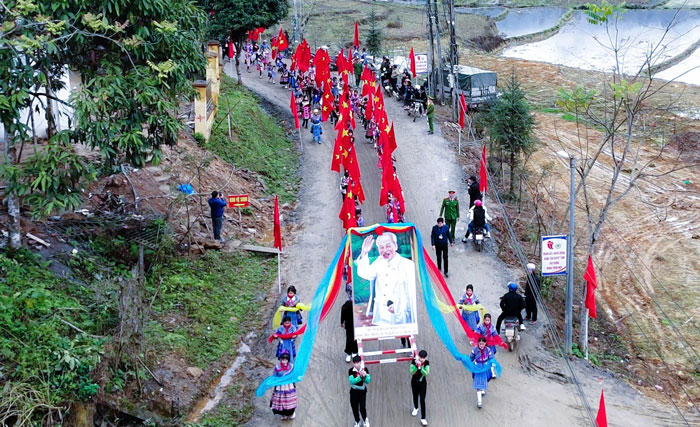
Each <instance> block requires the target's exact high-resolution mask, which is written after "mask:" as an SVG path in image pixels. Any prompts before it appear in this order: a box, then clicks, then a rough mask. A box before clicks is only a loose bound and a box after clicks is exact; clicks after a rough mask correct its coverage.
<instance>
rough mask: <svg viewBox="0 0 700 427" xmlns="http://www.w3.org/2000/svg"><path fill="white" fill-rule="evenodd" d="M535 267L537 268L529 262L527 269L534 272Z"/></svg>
mask: <svg viewBox="0 0 700 427" xmlns="http://www.w3.org/2000/svg"><path fill="white" fill-rule="evenodd" d="M535 267H536V266H535V264H533V263H531V262H528V263H527V269H528V270H534V269H535Z"/></svg>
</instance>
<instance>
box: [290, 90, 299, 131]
mask: <svg viewBox="0 0 700 427" xmlns="http://www.w3.org/2000/svg"><path fill="white" fill-rule="evenodd" d="M289 108H291V110H292V116H294V127H296V128H297V129H299V113H298V112H297V100H296V99H294V92H292V99H291V100H290V101H289Z"/></svg>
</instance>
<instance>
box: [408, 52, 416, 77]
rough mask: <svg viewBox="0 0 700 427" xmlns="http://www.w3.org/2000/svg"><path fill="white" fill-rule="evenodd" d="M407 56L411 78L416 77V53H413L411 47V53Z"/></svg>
mask: <svg viewBox="0 0 700 427" xmlns="http://www.w3.org/2000/svg"><path fill="white" fill-rule="evenodd" d="M408 58H409V59H410V60H411V74H412V75H413V78H416V55H414V54H413V48H411V53H409V54H408Z"/></svg>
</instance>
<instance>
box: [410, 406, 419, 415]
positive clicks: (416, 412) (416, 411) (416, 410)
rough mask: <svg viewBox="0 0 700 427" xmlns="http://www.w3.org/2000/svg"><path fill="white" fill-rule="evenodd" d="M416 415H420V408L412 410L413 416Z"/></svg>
mask: <svg viewBox="0 0 700 427" xmlns="http://www.w3.org/2000/svg"><path fill="white" fill-rule="evenodd" d="M416 415H418V408H413V410H412V411H411V416H412V417H415V416H416Z"/></svg>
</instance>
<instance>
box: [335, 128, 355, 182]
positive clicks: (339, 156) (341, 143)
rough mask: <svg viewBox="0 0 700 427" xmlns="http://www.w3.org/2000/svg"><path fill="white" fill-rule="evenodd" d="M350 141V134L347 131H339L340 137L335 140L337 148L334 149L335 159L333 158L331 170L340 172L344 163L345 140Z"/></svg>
mask: <svg viewBox="0 0 700 427" xmlns="http://www.w3.org/2000/svg"><path fill="white" fill-rule="evenodd" d="M346 138H347V139H350V134H349V132H348V130H347V129H345V128H341V129H338V136H337V137H336V138H335V146H334V147H333V157H332V158H331V170H332V171H335V172H340V165H341V164H342V163H343V154H344V152H345V139H346Z"/></svg>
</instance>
